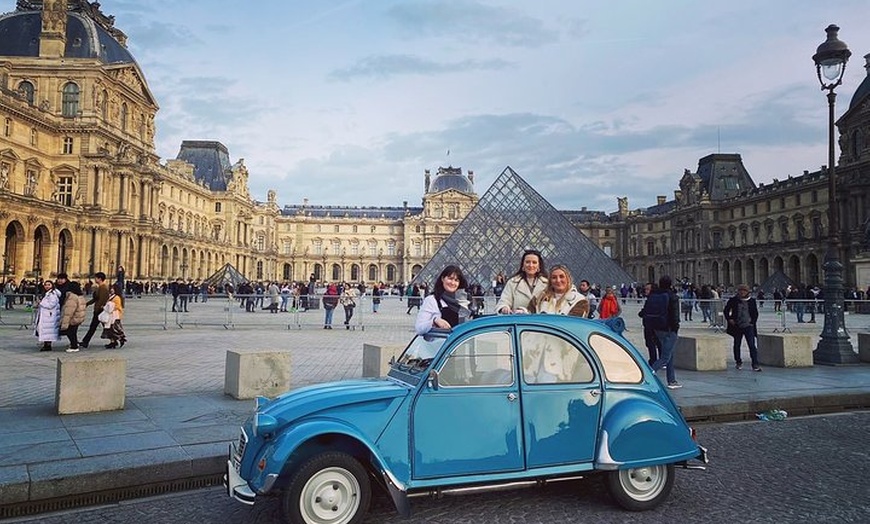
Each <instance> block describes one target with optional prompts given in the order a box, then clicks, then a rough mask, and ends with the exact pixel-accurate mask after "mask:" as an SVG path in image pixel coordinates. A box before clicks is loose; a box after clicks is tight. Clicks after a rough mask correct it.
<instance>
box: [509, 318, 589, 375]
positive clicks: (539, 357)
mask: <svg viewBox="0 0 870 524" xmlns="http://www.w3.org/2000/svg"><path fill="white" fill-rule="evenodd" d="M520 353H521V354H522V359H523V380H525V382H526V384H572V383H574V384H576V383H587V382H592V380H593V379H594V378H595V374H594V373H593V371H592V365H591V364H590V363H589V361H588V360H587V359H586V357H585V356H584V355H583V353H581V352H580V349H579V348H577V347H576V346H575V345H574V344H572V343H571V342H569V341H567V340H565V339H564V338H562V337H559V336H556V335H553V334H550V333H540V332H537V331H524V332H523V334H522V335H521V336H520Z"/></svg>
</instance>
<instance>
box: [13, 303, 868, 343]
mask: <svg viewBox="0 0 870 524" xmlns="http://www.w3.org/2000/svg"><path fill="white" fill-rule="evenodd" d="M8 297H9V295H3V303H2V306H0V329H10V328H15V329H25V328H30V327H32V326H33V324H34V320H35V316H36V307H35V305H34V304H35V301H34V296H33V295H18V294H16V295H12V296H11V298H12V299H13V300H12V304H11V307H12V309H6V302H7V301H8ZM418 298H419V297H418ZM355 302H356V307H354V308H353V310H352V316H351V317H350V319H349V320H348V321H347V323H345V320H346V314H345V308H344V307H343V306H342V305H340V304H339V305H338V306H336V308H335V309H334V310H333V311H332V323H331V326H332V328H333V329H342V328H344V329H347V330H366V329H369V328H375V329H399V330H403V331H409V332H410V331H412V330H413V326H414V320H415V318H416V315H417V312H418V311H419V306H418V305H416V304H418V303H419V302H409V301H408V297H404V296H398V295H385V296H380V297H377V298H375V297H372V296H371V295H369V294H366V295H363V296H360V297H356V298H355ZM420 302H422V300H420ZM476 302H477V303H478V304H479V306H480V307H479V313H481V314H492V313H494V312H495V304H496V298H495V297H494V296H485V297H478V300H477V301H476ZM619 302H620V305H621V307H622V308H623V311H622V317H623V318H625V320H626V325H627V328H628V330H629V331H631V330H634V329H639V328H640V327H641V320H640V318H639V317H638V314H637V313H638V312H639V311H640V309H641V307H642V306H643V303H644V299H637V298H626V299H622V298H620V299H619ZM725 302H726V300H725V299H723V300H700V299H696V300H692V301H681V304H680V318H681V323H682V327H684V328H691V327H697V328H706V329H710V330H712V331H714V332H720V331H721V332H724V331H725V321H724V315H723V309H724V306H725ZM269 306H270V298H269V296H268V295H231V296H228V295H208V296H203V295H199V294H193V295H179V296H177V297H173V296H172V295H169V294H166V295H164V294H151V295H148V294H145V295H132V296H127V297H126V298H125V308H124V321H123V322H124V325H125V326H128V327H137V326H139V327H156V328H160V329H170V328H179V329H182V328H188V327H220V328H224V329H235V328H252V327H253V328H265V329H311V328H317V329H323V328H324V326H326V310H325V309H324V307H323V296H322V295H312V296H300V297H292V296H291V297H288V298H287V300H286V302H285V301H284V300H282V299H279V301H278V306H277V308H276V309H275V311H274V312H272V310H271V309H270V307H269ZM823 310H824V302H823V301H821V300H786V301H779V302H774V301H773V300H764V301H759V311H760V316H759V320H758V331H759V332H767V333H777V332H791V331H792V330H793V329H797V328H798V327H801V329H802V330H803V331H808V330H811V329H817V330H818V331H819V332H821V329H822V324H823V322H824V318H823V317H824V311H823ZM92 311H93V310H92V308H90V307H89V308H88V315H87V320H86V321H85V323H88V322H89V319H90V318H91V317H90V315H91V313H92ZM845 313H846V315H845V319H846V327H847V329H850V330H854V329H867V327H868V324H870V315H868V313H870V301H867V300H864V301H859V300H847V301H846V302H845ZM801 321H803V322H801ZM813 322H815V323H816V327H815V328H814V327H813Z"/></svg>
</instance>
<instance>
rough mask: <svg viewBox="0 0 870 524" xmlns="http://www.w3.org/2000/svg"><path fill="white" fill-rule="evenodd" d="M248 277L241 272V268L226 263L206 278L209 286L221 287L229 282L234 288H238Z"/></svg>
mask: <svg viewBox="0 0 870 524" xmlns="http://www.w3.org/2000/svg"><path fill="white" fill-rule="evenodd" d="M247 281H248V279H247V278H245V275H243V274H241V273H239V270H238V269H236V268H235V267H233V265H232V264H230V263H226V264H224V267H222V268H220V269H218V270H217V271H215V272H214V273H213V274H212V275H211V276H210V277H208V278H207V279H205V281H204V282H205V283H206V284H208V285H209V286H214V287H216V288H217V287H220V286H224V285H226V284H227V283H228V282H229V283H230V284H232V285H233V288H235V289H238V288H239V284H241V283H242V282H247Z"/></svg>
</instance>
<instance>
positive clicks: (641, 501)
mask: <svg viewBox="0 0 870 524" xmlns="http://www.w3.org/2000/svg"><path fill="white" fill-rule="evenodd" d="M673 487H674V465H673V464H660V465H658V466H645V467H642V468H633V469H620V470H617V471H609V472H607V489H608V491H610V494H611V496H613V498H614V499H615V500H616V502H617V503H618V504H619V505H620V506H622V507H623V508H625V509H627V510H629V511H645V510H648V509H653V508H655V507H656V506H658V505H659V504H661V503H662V502H664V500H665V499H666V498H668V495H670V493H671V489H672V488H673Z"/></svg>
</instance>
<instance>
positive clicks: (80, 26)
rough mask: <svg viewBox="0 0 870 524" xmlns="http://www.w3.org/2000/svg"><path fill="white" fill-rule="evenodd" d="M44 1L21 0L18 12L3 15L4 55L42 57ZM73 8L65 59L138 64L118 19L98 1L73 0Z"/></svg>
mask: <svg viewBox="0 0 870 524" xmlns="http://www.w3.org/2000/svg"><path fill="white" fill-rule="evenodd" d="M41 4H42V2H29V3H24V4H22V3H20V2H19V7H18V10H17V11H15V12H12V13H7V14H5V15H2V16H0V56H29V57H38V56H39V35H40V33H41V31H42V9H41V7H42V5H41ZM69 9H70V11H69V12H67V24H66V49H65V51H64V58H98V59H100V60H101V61H102V62H103V63H105V64H133V63H136V60H134V59H133V55H131V54H130V52H129V51H127V48H126V47H124V45H123V44H122V43H121V42H125V41H126V35H124V33H122V32H121V31H119V30H118V29H115V28H114V27H113V26H112V23H114V18H112V17H107V16H105V15H103V14H102V13H101V12H100V11H99V6H98V4H94V5H92V4H89V3H88V2H86V1H73V2H70V5H69ZM119 40H120V41H119Z"/></svg>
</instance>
